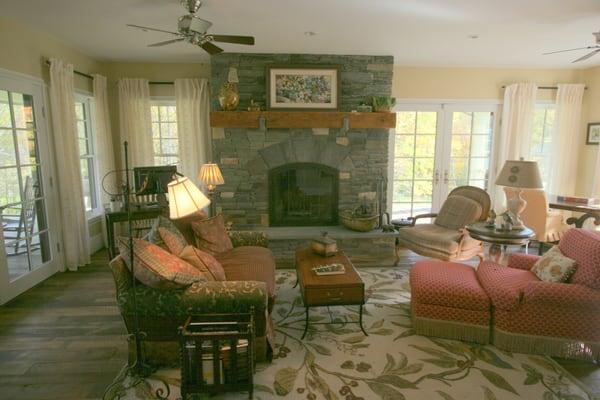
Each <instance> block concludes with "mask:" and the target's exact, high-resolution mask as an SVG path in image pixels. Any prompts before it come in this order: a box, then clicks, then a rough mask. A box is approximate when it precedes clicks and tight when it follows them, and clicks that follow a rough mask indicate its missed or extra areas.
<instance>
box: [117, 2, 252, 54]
mask: <svg viewBox="0 0 600 400" xmlns="http://www.w3.org/2000/svg"><path fill="white" fill-rule="evenodd" d="M181 4H182V5H183V6H184V7H185V8H186V9H187V11H188V12H189V14H186V15H184V16H181V17H179V22H178V23H177V32H171V31H166V30H163V29H156V28H149V27H147V26H141V25H134V24H127V26H130V27H132V28H137V29H141V30H143V31H145V32H147V31H156V32H162V33H168V34H170V35H175V36H178V38H176V39H170V40H165V41H164V42H158V43H153V44H149V45H148V47H160V46H165V45H168V44H172V43H178V42H184V41H185V42H188V43H191V44H193V45H196V46H200V47H202V48H203V49H204V50H205V51H206V52H207V53H208V54H211V55H212V54H219V53H222V52H223V49H222V48H220V47H219V46H217V45H215V44H214V43H213V42H222V43H235V44H245V45H250V46H252V45H254V37H252V36H236V35H215V34H212V33H208V32H207V31H208V29H209V28H210V27H211V26H212V22H210V21H206V20H204V19H202V18H199V17H198V16H197V15H196V13H197V12H198V10H199V9H200V6H201V5H202V1H201V0H181Z"/></svg>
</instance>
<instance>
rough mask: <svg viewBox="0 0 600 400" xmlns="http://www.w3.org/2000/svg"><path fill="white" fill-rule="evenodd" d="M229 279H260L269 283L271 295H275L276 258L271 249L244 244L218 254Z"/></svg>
mask: <svg viewBox="0 0 600 400" xmlns="http://www.w3.org/2000/svg"><path fill="white" fill-rule="evenodd" d="M216 259H217V261H219V262H220V263H221V265H222V266H223V269H224V270H225V276H226V277H227V280H228V281H259V282H265V283H266V284H267V291H268V294H269V297H270V298H272V297H274V295H275V259H274V258H273V253H271V250H269V249H266V248H264V247H257V246H242V247H236V248H233V249H231V250H228V251H226V252H224V253H221V254H217V256H216Z"/></svg>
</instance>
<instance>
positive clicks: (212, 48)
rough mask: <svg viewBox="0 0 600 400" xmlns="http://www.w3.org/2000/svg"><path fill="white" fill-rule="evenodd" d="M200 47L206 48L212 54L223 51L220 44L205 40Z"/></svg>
mask: <svg viewBox="0 0 600 400" xmlns="http://www.w3.org/2000/svg"><path fill="white" fill-rule="evenodd" d="M200 47H202V48H203V49H204V50H206V52H207V53H208V54H210V55H213V54H219V53H222V52H223V49H222V48H220V47H219V46H215V45H214V44H212V43H211V42H204V43H202V44H201V45H200Z"/></svg>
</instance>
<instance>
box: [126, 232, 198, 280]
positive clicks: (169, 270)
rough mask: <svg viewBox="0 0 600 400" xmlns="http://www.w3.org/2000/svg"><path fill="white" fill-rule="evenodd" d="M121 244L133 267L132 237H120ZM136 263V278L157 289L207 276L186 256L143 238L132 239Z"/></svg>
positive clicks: (128, 262) (129, 266)
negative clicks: (131, 253)
mask: <svg viewBox="0 0 600 400" xmlns="http://www.w3.org/2000/svg"><path fill="white" fill-rule="evenodd" d="M118 245H119V251H120V253H121V257H123V260H124V261H125V263H126V264H127V267H128V268H129V270H130V271H131V269H132V268H131V267H132V266H131V265H130V260H129V257H130V253H129V250H130V249H129V239H128V238H125V237H120V238H119V239H118ZM133 264H134V265H133V267H134V271H133V272H134V275H135V277H136V279H137V280H138V281H140V282H141V283H142V284H144V285H146V286H148V287H151V288H154V289H178V288H182V287H186V286H189V285H191V284H192V283H194V282H201V281H206V280H207V279H206V276H205V275H203V274H202V273H201V272H200V271H199V270H197V269H196V268H194V267H193V266H191V265H190V264H188V263H187V262H185V261H184V260H181V259H179V258H178V257H177V256H174V255H173V254H171V253H169V252H168V251H166V250H163V249H162V248H160V247H158V246H157V245H155V244H152V243H149V242H147V241H145V240H142V239H134V240H133Z"/></svg>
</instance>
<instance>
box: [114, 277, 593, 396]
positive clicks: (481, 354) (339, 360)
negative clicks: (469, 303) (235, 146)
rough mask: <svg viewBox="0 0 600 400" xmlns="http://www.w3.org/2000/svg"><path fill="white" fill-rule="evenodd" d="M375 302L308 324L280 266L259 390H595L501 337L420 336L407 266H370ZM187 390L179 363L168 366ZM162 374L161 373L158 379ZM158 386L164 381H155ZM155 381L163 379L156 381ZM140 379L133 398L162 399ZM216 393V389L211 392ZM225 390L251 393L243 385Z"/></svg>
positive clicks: (174, 392)
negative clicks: (506, 346)
mask: <svg viewBox="0 0 600 400" xmlns="http://www.w3.org/2000/svg"><path fill="white" fill-rule="evenodd" d="M359 272H360V275H361V276H362V278H363V280H364V281H365V287H366V290H367V297H368V301H367V304H366V305H365V310H364V325H365V328H366V330H367V332H368V333H369V336H365V335H363V333H362V332H361V331H360V328H359V326H358V325H357V324H352V322H356V321H358V308H357V307H356V306H348V307H331V308H327V307H322V308H314V309H311V317H310V319H311V322H316V323H322V322H329V321H333V324H328V325H320V324H315V325H311V326H310V328H309V331H308V334H307V336H306V337H305V339H304V340H300V337H301V336H302V333H303V330H304V308H303V306H302V300H301V298H300V292H299V289H298V287H296V288H293V285H294V283H295V280H296V275H295V272H294V271H287V270H284V271H277V288H278V294H277V304H276V306H275V310H274V317H275V326H276V346H275V351H274V353H275V356H274V359H273V362H272V363H271V364H266V363H265V364H258V365H257V372H256V374H255V392H254V398H255V399H263V400H264V399H279V398H285V399H305V400H317V399H325V400H337V399H339V400H371V399H382V400H403V399H440V400H452V399H456V400H458V399H484V400H494V399H502V400H504V399H506V400H510V399H540V400H552V399H565V400H579V399H590V398H591V397H590V396H589V395H588V394H587V393H586V391H585V390H584V388H583V387H582V386H581V385H580V384H579V383H578V382H577V381H576V380H575V379H574V378H572V377H571V376H570V375H568V374H567V373H566V372H565V371H564V370H563V369H562V368H561V367H559V366H558V364H556V363H555V362H554V361H553V360H551V359H550V358H548V357H542V356H532V355H525V354H511V353H508V352H504V351H501V350H499V349H497V348H495V347H494V346H483V345H477V344H471V343H464V342H459V341H452V340H443V339H436V338H428V337H424V336H419V335H415V334H414V333H413V331H412V329H411V323H410V287H409V282H408V269H407V268H405V267H398V268H365V269H360V270H359ZM156 376H157V377H160V378H161V379H164V380H165V381H167V382H168V383H169V384H170V386H171V394H170V396H169V399H176V398H178V397H179V388H178V385H179V384H180V380H179V371H177V370H160V371H158V372H157V373H156ZM154 383H156V382H154ZM152 386H155V385H154V384H153V385H152ZM157 387H158V386H157V385H156V386H155V387H154V389H155V388H157ZM151 393H152V390H151V388H150V387H149V385H138V386H137V387H136V390H135V391H134V390H130V391H128V393H127V395H126V397H125V398H131V399H133V398H153V397H152V395H151ZM212 398H215V397H212ZM216 398H224V399H243V398H248V394H243V393H237V394H233V393H232V394H229V395H225V396H222V397H216Z"/></svg>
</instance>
